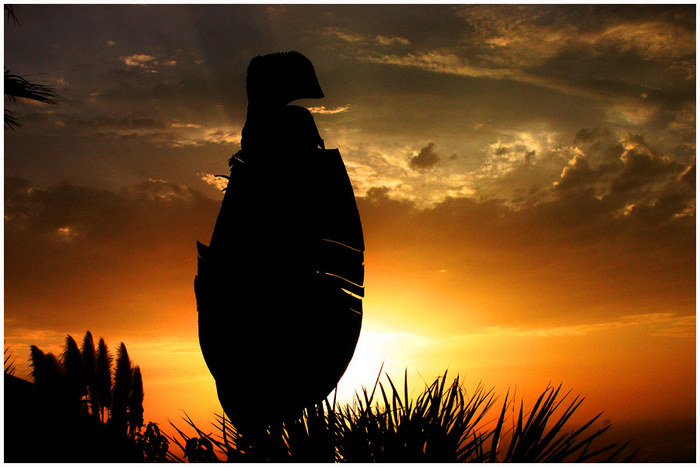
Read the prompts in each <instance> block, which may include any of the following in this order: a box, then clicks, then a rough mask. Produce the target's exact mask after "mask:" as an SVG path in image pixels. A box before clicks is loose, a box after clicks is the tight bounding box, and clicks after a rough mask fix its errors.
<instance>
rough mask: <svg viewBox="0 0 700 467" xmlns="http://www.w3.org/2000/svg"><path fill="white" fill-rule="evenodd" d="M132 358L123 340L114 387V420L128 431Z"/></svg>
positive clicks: (121, 429) (116, 424)
mask: <svg viewBox="0 0 700 467" xmlns="http://www.w3.org/2000/svg"><path fill="white" fill-rule="evenodd" d="M131 378H132V371H131V360H129V353H128V352H127V351H126V345H124V343H123V342H121V343H120V344H119V347H117V368H116V370H115V373H114V386H113V389H112V422H113V423H114V424H115V426H117V427H118V429H119V430H120V431H124V432H126V427H127V418H126V411H127V408H128V405H129V393H130V392H131Z"/></svg>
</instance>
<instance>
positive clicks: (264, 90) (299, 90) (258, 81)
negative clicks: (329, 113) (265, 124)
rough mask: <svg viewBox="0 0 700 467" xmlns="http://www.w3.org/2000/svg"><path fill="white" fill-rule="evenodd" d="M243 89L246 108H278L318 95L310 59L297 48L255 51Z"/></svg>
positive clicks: (317, 96) (321, 95)
mask: <svg viewBox="0 0 700 467" xmlns="http://www.w3.org/2000/svg"><path fill="white" fill-rule="evenodd" d="M246 92H247V94H248V105H249V108H268V109H269V108H281V107H283V106H285V105H287V104H289V103H290V102H292V101H295V100H297V99H305V98H306V99H320V98H322V97H323V91H321V86H320V85H319V84H318V79H317V78H316V71H315V70H314V66H313V65H312V64H311V61H310V60H309V59H308V58H306V57H305V56H303V55H302V54H300V53H299V52H293V51H292V52H278V53H273V54H268V55H259V56H257V57H255V58H253V59H252V60H251V61H250V65H248V75H247V77H246Z"/></svg>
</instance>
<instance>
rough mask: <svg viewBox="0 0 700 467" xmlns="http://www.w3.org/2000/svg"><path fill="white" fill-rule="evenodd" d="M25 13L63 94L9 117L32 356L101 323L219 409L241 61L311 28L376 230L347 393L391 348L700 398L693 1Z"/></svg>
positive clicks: (671, 411)
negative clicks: (219, 329) (698, 392)
mask: <svg viewBox="0 0 700 467" xmlns="http://www.w3.org/2000/svg"><path fill="white" fill-rule="evenodd" d="M15 13H16V15H17V17H18V19H19V22H20V24H19V25H16V24H13V23H12V22H8V21H5V32H4V38H5V51H4V52H5V68H6V69H9V70H10V71H11V72H13V73H17V74H21V75H23V76H25V77H27V78H29V79H31V80H33V81H36V82H40V83H44V84H49V85H51V86H54V87H55V89H56V90H57V92H58V94H59V95H60V98H59V99H58V102H57V104H56V105H52V106H49V105H44V104H33V103H29V102H21V103H20V104H19V107H18V109H17V110H18V116H19V118H20V120H21V122H22V126H21V127H20V128H18V129H17V130H16V131H11V130H7V129H6V130H5V140H4V171H5V172H4V176H5V178H4V180H5V224H4V228H5V244H4V247H5V250H4V253H5V261H4V268H5V269H4V276H5V283H4V286H5V288H4V294H5V309H4V317H5V318H4V319H5V345H6V346H10V347H11V349H12V352H13V355H14V357H15V358H16V360H17V366H18V367H19V373H20V376H26V375H27V374H28V369H27V360H28V354H29V345H31V344H36V345H39V346H40V347H41V348H42V349H43V350H45V351H54V352H60V345H61V344H62V343H63V339H64V337H65V335H66V334H71V335H73V336H74V337H75V338H76V339H79V338H82V336H83V335H84V333H85V331H86V330H90V331H91V332H92V333H93V334H94V335H95V337H96V338H97V337H98V336H103V337H104V338H105V340H106V341H107V344H108V345H109V346H110V347H111V348H112V349H116V346H117V345H118V344H119V342H120V341H123V342H124V343H125V344H126V346H127V348H128V349H129V353H130V356H131V357H132V360H133V361H134V362H135V363H137V364H139V365H140V367H141V369H142V373H143V378H144V386H145V394H146V396H145V401H144V406H145V411H146V412H145V418H146V419H147V420H155V421H158V422H160V423H161V424H165V423H167V420H168V419H170V420H173V421H177V420H179V418H180V416H181V415H182V413H183V412H182V411H183V410H184V411H186V412H187V413H188V414H191V415H192V416H193V417H194V418H195V420H199V421H201V424H203V425H206V424H207V423H208V422H209V421H210V420H211V419H213V417H212V416H210V413H211V412H212V411H219V412H220V410H221V409H220V406H219V404H218V401H217V399H216V394H215V389H214V381H213V378H212V377H211V376H210V375H209V373H208V371H207V369H206V366H205V364H204V361H203V359H202V357H201V354H200V351H199V344H198V341H197V313H196V308H195V298H194V291H193V287H192V284H193V278H194V274H195V269H196V250H195V241H196V240H200V241H202V242H204V243H208V241H209V238H210V236H211V232H212V228H213V225H214V221H215V218H216V214H217V212H218V208H219V204H220V201H221V199H222V193H221V190H220V189H221V187H222V185H221V180H222V179H217V178H215V177H214V175H216V174H226V173H227V172H228V166H227V159H228V158H229V157H230V155H231V154H232V153H233V152H235V151H237V150H238V148H239V141H240V131H241V128H242V126H243V124H244V122H245V112H246V105H247V104H246V96H245V71H246V67H247V65H248V62H249V61H250V59H251V58H252V57H254V56H256V55H261V54H265V53H271V52H275V51H284V50H297V51H299V52H302V53H303V54H305V55H306V56H307V57H308V58H309V59H310V60H311V61H312V62H313V64H314V65H315V67H316V72H317V75H318V78H319V82H320V84H321V87H322V89H323V90H324V93H325V95H326V97H325V98H324V99H321V100H304V101H299V103H300V104H301V105H304V106H307V107H309V108H310V109H311V111H312V112H313V113H314V117H315V119H316V123H317V125H318V127H319V130H320V133H321V135H322V137H323V138H324V140H325V144H326V147H328V148H336V147H337V148H339V150H340V152H341V154H342V156H343V158H344V161H345V164H346V166H347V169H348V172H349V175H350V179H351V181H352V183H353V186H354V189H355V194H356V196H357V202H358V207H359V209H360V214H361V217H362V222H363V227H364V232H365V243H366V248H367V251H366V298H365V302H364V306H365V314H364V321H363V331H362V336H361V338H360V343H359V346H358V349H357V352H356V356H355V359H354V360H353V362H352V363H351V366H350V369H349V370H348V372H347V374H346V376H345V378H344V379H343V380H342V381H341V387H340V389H341V394H343V395H344V397H349V395H351V394H352V392H353V391H354V390H355V389H357V388H359V386H360V385H361V384H367V385H371V384H372V383H373V382H374V380H375V378H376V376H377V372H378V371H379V368H380V366H381V364H382V362H384V369H385V370H387V371H388V372H389V374H390V375H391V376H392V377H393V378H394V379H395V380H399V381H400V380H402V379H403V372H404V369H408V375H409V381H410V383H411V384H412V385H413V386H414V387H416V388H417V389H420V387H421V385H422V384H423V383H422V381H423V379H424V380H426V381H432V380H433V379H434V378H435V377H436V376H438V375H441V374H442V373H443V372H444V370H446V369H448V368H449V370H450V374H452V375H456V374H457V373H459V374H460V375H461V376H462V377H463V379H464V380H465V385H466V387H467V388H468V389H472V388H475V387H476V385H477V384H478V383H479V382H482V384H483V385H485V386H486V387H489V388H490V387H494V388H495V392H496V394H499V395H504V394H505V392H506V390H508V388H511V390H512V389H514V388H515V387H517V391H518V397H520V396H525V397H526V404H527V402H528V401H530V403H532V402H533V401H534V400H533V397H536V395H537V394H538V393H539V392H540V391H541V390H543V389H544V388H545V387H546V386H547V384H548V383H550V382H551V383H552V384H559V383H560V382H561V383H563V384H564V387H565V388H567V389H572V390H573V392H574V393H582V394H583V395H585V396H586V397H587V400H586V402H585V403H584V406H583V407H582V410H583V412H585V413H586V414H588V413H590V414H595V413H597V412H599V411H604V412H605V417H606V419H607V420H610V421H611V422H612V423H613V427H614V426H615V423H616V422H622V421H628V420H635V419H680V418H693V417H694V416H695V303H696V302H695V264H696V259H695V240H696V237H695V179H696V175H695V154H696V146H695V99H696V94H695V89H696V84H695V66H696V65H695V44H696V42H695V6H694V5H692V4H689V5H680V6H652V5H644V6H635V5H617V6H584V5H565V6H548V5H534V6H514V5H506V6H494V5H476V6H459V5H442V6H425V5H403V6H400V5H326V6H301V5H284V6H270V5H256V6H243V5H214V6H196V7H195V6H186V5H176V6H172V5H170V6H168V5H144V6H141V5H138V6H137V5H118V6H113V5H112V6H109V5H73V6H47V5H18V6H16V7H15ZM6 105H8V102H7V101H6ZM293 195H294V194H293V193H290V196H293ZM299 304H300V306H302V305H303V297H300V298H299ZM587 411H588V412H587Z"/></svg>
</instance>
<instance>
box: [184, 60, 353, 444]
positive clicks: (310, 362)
mask: <svg viewBox="0 0 700 467" xmlns="http://www.w3.org/2000/svg"><path fill="white" fill-rule="evenodd" d="M246 90H247V94H248V114H247V120H246V124H245V126H244V128H243V131H242V140H241V150H240V151H239V152H238V153H237V154H236V155H234V157H232V158H231V161H230V165H231V176H230V178H229V183H228V187H227V188H226V193H225V195H224V199H223V201H222V204H221V210H220V211H219V216H218V218H217V220H216V225H215V226H214V232H213V234H212V238H211V242H210V246H208V247H207V246H205V245H202V244H201V243H199V242H198V243H197V248H198V253H199V256H198V270H197V277H195V294H196V297H197V310H198V312H199V340H200V345H201V348H202V353H203V355H204V359H205V361H206V363H207V366H208V367H209V370H210V371H211V373H212V375H213V376H214V379H215V380H216V387H217V392H218V396H219V400H220V401H221V404H222V406H223V408H224V410H225V412H226V414H227V415H228V417H229V418H230V419H231V421H232V422H233V423H234V425H235V426H236V427H237V428H239V429H244V430H245V429H248V428H254V427H261V426H264V425H266V424H268V423H272V422H275V421H278V420H282V419H284V418H285V417H288V416H294V415H297V414H299V413H300V411H301V410H302V409H303V408H304V407H308V406H310V405H312V404H314V403H317V402H320V401H321V400H323V399H324V398H325V397H326V396H327V395H328V394H329V393H330V392H331V391H332V390H333V388H334V387H335V386H336V384H337V383H338V380H339V379H340V377H341V376H342V375H343V373H344V372H345V369H346V368H347V365H348V363H349V362H350V359H351V358H352V355H353V353H354V351H355V346H356V344H357V339H358V337H359V333H360V328H361V324H362V297H363V296H364V286H363V283H364V253H363V252H364V240H363V235H362V226H361V223H360V216H359V213H358V211H357V206H356V204H355V197H354V193H353V190H352V186H351V185H350V180H349V178H348V175H347V172H346V170H345V166H344V164H343V161H342V158H341V157H340V153H339V152H338V150H337V149H335V150H326V149H324V145H323V140H322V139H321V137H320V135H319V133H318V129H317V128H316V125H315V123H314V120H313V117H312V115H311V113H310V112H309V111H308V110H307V109H305V108H303V107H299V106H293V105H289V104H290V102H292V101H294V100H296V99H300V98H321V97H323V92H322V91H321V88H320V86H319V84H318V80H317V78H316V73H315V71H314V68H313V65H312V64H311V62H310V61H309V60H308V59H307V58H306V57H304V56H303V55H301V54H300V53H298V52H286V53H276V54H270V55H265V56H259V57H255V58H254V59H253V60H252V61H251V62H250V65H249V67H248V75H247V80H246Z"/></svg>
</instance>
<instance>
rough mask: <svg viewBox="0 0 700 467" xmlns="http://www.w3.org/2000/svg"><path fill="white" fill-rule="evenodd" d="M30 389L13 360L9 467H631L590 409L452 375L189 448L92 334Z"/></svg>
mask: <svg viewBox="0 0 700 467" xmlns="http://www.w3.org/2000/svg"><path fill="white" fill-rule="evenodd" d="M31 365H32V377H33V379H34V382H33V383H31V382H29V381H24V380H22V379H20V378H17V377H15V376H14V365H13V362H12V361H11V356H8V354H7V351H6V356H5V458H4V460H5V461H6V462H165V461H175V462H178V461H186V462H219V461H229V462H585V461H592V462H626V461H631V460H637V461H638V460H640V459H638V458H637V457H635V456H636V453H634V452H629V451H630V450H629V449H628V448H627V446H628V444H629V443H627V444H620V443H606V442H604V441H603V440H602V435H603V434H604V433H606V432H607V431H608V429H609V428H610V426H609V425H608V426H602V424H598V423H597V422H598V419H599V417H600V415H598V416H597V417H594V418H593V419H591V420H589V421H588V422H586V423H584V424H581V425H575V424H574V423H573V421H572V420H571V418H572V415H573V414H574V413H575V412H576V410H577V409H578V408H579V406H580V405H581V403H582V402H583V399H582V398H580V397H573V398H572V397H570V395H569V394H568V393H566V394H563V393H562V392H561V387H558V388H547V389H546V390H545V391H544V392H543V393H542V395H541V396H540V397H539V398H538V399H537V401H535V403H534V405H533V406H532V407H530V408H526V407H525V405H524V404H523V402H520V403H517V402H516V401H515V400H514V399H513V398H512V397H510V395H509V394H506V397H505V398H504V400H503V401H497V400H496V397H495V396H494V395H493V393H492V391H487V390H485V389H484V388H482V387H478V388H476V390H475V391H474V392H473V393H471V394H469V393H467V391H466V390H465V389H464V388H463V387H462V385H461V384H460V380H459V377H457V378H455V379H454V380H452V382H451V383H448V379H447V373H445V374H444V375H443V376H442V377H439V378H437V379H436V380H435V381H434V382H433V383H432V384H431V385H426V388H425V389H424V391H423V392H422V393H421V394H420V395H419V396H418V397H417V398H415V399H411V398H410V397H409V390H408V386H407V384H406V382H405V379H404V384H403V385H402V386H399V387H397V386H396V385H395V384H394V382H393V381H392V380H391V379H390V378H389V376H386V382H383V381H380V380H379V378H378V379H377V382H376V383H375V385H374V387H373V388H372V390H371V391H368V390H367V389H366V388H362V390H361V392H360V393H358V394H356V396H355V399H354V401H353V403H352V404H344V405H341V404H337V403H336V401H332V402H331V401H329V400H326V401H324V402H323V403H322V404H319V405H316V406H314V407H312V408H309V409H306V410H305V411H304V412H303V413H302V414H300V415H299V417H297V418H296V419H291V420H287V421H285V422H280V423H279V424H276V425H271V426H267V427H265V428H260V429H259V430H258V431H257V432H246V433H241V432H239V431H238V430H237V429H236V427H234V426H233V425H232V424H231V422H230V421H229V420H228V418H226V416H224V415H221V416H216V420H215V421H214V422H213V428H214V429H213V430H212V429H211V427H210V428H209V429H208V430H203V429H201V428H199V427H197V426H196V425H195V423H194V422H193V421H192V420H191V419H189V418H187V417H186V418H185V422H186V423H187V424H188V425H189V427H190V429H188V430H187V431H188V432H191V433H194V434H195V435H196V436H188V435H187V434H186V433H185V432H184V431H183V430H182V429H180V428H178V427H177V426H176V425H174V424H172V430H173V431H172V432H173V435H172V436H169V435H167V434H165V433H161V431H160V428H159V427H158V425H156V424H154V423H149V424H147V425H146V426H145V427H144V421H143V384H142V381H141V372H140V370H139V367H138V366H134V365H132V363H131V361H130V360H129V356H128V353H127V350H126V346H125V345H124V344H123V343H122V344H120V345H119V347H118V348H117V353H116V362H113V357H112V354H111V353H110V352H109V350H108V348H107V346H106V344H105V343H104V340H103V339H100V340H99V344H98V346H97V349H96V348H95V345H94V343H93V341H92V335H91V334H90V333H89V332H88V333H87V334H86V335H85V338H84V339H83V343H82V346H81V347H80V348H79V347H78V345H77V344H76V342H75V341H74V340H73V338H72V337H71V336H67V337H66V342H65V346H64V350H63V353H62V354H61V355H60V356H59V357H56V356H54V355H53V354H50V353H44V352H42V351H41V350H40V349H39V348H38V347H36V346H32V348H31Z"/></svg>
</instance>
